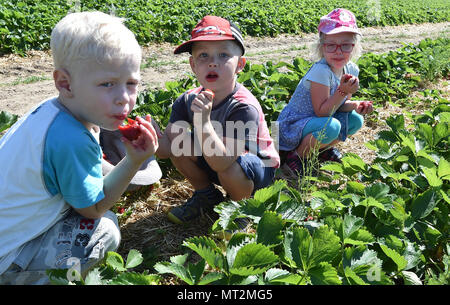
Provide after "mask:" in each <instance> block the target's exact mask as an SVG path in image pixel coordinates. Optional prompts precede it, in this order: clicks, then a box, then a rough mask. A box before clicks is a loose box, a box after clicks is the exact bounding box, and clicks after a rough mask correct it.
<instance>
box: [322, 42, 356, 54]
mask: <svg viewBox="0 0 450 305" xmlns="http://www.w3.org/2000/svg"><path fill="white" fill-rule="evenodd" d="M323 46H324V49H325V52H327V53H334V52H336V51H337V49H338V48H339V49H341V52H342V53H350V52H351V51H353V47H354V46H355V44H354V43H343V44H335V43H323Z"/></svg>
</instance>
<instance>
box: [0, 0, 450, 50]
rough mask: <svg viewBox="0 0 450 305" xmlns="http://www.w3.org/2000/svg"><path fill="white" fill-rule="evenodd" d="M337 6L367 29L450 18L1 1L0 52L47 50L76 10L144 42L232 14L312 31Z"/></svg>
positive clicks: (326, 7) (302, 2)
mask: <svg viewBox="0 0 450 305" xmlns="http://www.w3.org/2000/svg"><path fill="white" fill-rule="evenodd" d="M337 7H343V8H347V9H350V10H351V11H353V12H354V13H355V15H356V17H357V19H358V24H359V26H361V27H365V26H385V25H400V24H408V23H409V24H414V23H423V22H443V21H448V20H449V19H450V2H449V1H446V0H427V1H422V0H398V1H389V0H367V1H354V0H339V1H338V0H329V1H323V0H248V1H245V4H243V2H242V1H241V0H230V1H219V0H193V1H190V0H154V1H147V0H107V1H105V0H42V1H34V0H22V1H16V0H0V54H1V53H22V54H23V53H24V52H26V51H28V50H31V49H47V48H48V46H49V40H50V33H51V30H52V28H53V26H54V25H55V24H56V23H57V22H58V21H59V20H60V19H61V18H62V17H63V16H64V15H66V14H67V13H68V12H75V11H85V10H100V11H103V12H105V13H111V14H114V15H116V16H120V17H123V18H125V19H126V24H127V26H128V27H129V28H130V29H131V30H132V31H133V32H134V33H135V34H136V36H137V39H138V41H139V42H140V43H141V44H143V45H144V44H147V43H150V42H162V41H166V42H173V43H178V42H180V41H182V40H185V39H186V38H187V37H188V36H189V34H190V31H191V29H192V28H193V27H194V26H195V24H196V23H197V22H198V20H200V19H201V18H202V17H203V16H205V15H218V16H222V17H225V18H229V19H230V20H233V21H234V22H235V23H236V24H238V25H239V27H240V28H241V30H242V32H243V33H244V34H245V35H250V36H275V35H277V34H280V33H292V34H298V33H302V32H312V31H315V30H316V26H317V24H318V21H319V18H320V17H321V16H323V15H326V14H327V13H328V12H330V11H331V10H332V9H334V8H337Z"/></svg>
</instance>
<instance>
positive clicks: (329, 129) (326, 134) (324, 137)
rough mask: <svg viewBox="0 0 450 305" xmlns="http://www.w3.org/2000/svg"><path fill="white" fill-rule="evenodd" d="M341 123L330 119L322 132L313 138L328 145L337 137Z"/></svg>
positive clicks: (316, 133) (315, 134) (318, 132)
mask: <svg viewBox="0 0 450 305" xmlns="http://www.w3.org/2000/svg"><path fill="white" fill-rule="evenodd" d="M340 132H341V123H340V122H339V120H337V119H334V118H332V119H331V120H330V121H329V122H328V123H327V124H326V126H324V128H323V129H322V130H319V131H317V132H315V133H314V137H315V138H316V140H318V141H319V142H320V143H322V144H330V143H331V142H333V141H334V140H336V139H337V138H338V137H339V133H340Z"/></svg>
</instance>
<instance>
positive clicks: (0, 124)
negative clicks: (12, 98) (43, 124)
mask: <svg viewBox="0 0 450 305" xmlns="http://www.w3.org/2000/svg"><path fill="white" fill-rule="evenodd" d="M18 118H19V116H18V115H16V114H11V113H9V112H6V111H1V112H0V132H2V131H4V130H6V129H8V128H9V127H11V126H12V125H13V124H14V123H15V122H16V121H17V119H18Z"/></svg>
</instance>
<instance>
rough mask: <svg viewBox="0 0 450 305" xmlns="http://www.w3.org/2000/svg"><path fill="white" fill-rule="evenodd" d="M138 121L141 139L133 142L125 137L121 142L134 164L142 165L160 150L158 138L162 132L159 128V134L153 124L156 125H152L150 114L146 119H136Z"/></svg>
mask: <svg viewBox="0 0 450 305" xmlns="http://www.w3.org/2000/svg"><path fill="white" fill-rule="evenodd" d="M136 121H137V122H138V123H139V129H140V130H139V131H140V134H139V137H138V138H137V139H136V140H133V141H130V140H128V139H127V138H125V137H122V138H121V140H122V142H123V143H124V145H125V147H126V150H127V156H128V157H129V158H130V159H131V160H133V161H134V162H138V163H142V162H144V161H145V160H147V159H148V158H149V157H151V156H152V155H154V154H155V152H156V151H157V150H158V137H159V134H161V131H159V127H158V128H157V129H158V131H159V133H158V132H157V131H156V130H155V128H154V127H153V125H152V124H156V123H152V118H151V116H150V115H149V114H147V115H146V116H145V119H142V118H140V117H136ZM156 126H157V125H156ZM161 135H162V134H161Z"/></svg>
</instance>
